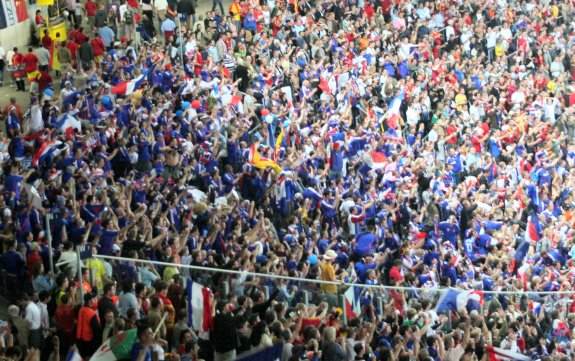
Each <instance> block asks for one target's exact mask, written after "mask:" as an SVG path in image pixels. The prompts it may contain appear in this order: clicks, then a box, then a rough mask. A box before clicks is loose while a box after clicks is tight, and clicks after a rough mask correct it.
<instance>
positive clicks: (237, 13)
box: [230, 1, 242, 21]
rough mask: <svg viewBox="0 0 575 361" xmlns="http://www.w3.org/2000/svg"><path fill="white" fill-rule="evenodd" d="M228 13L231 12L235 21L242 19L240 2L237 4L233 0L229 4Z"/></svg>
mask: <svg viewBox="0 0 575 361" xmlns="http://www.w3.org/2000/svg"><path fill="white" fill-rule="evenodd" d="M230 13H232V15H233V16H234V20H235V21H240V20H241V19H242V17H241V9H240V4H238V3H237V2H235V1H234V2H233V3H232V4H231V5H230Z"/></svg>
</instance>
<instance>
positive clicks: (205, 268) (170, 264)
mask: <svg viewBox="0 0 575 361" xmlns="http://www.w3.org/2000/svg"><path fill="white" fill-rule="evenodd" d="M93 257H96V258H101V259H107V260H114V261H126V262H134V263H147V264H154V265H158V266H168V267H173V266H174V264H173V263H168V262H160V261H151V260H144V259H133V258H126V257H116V256H105V255H101V254H98V255H94V256H93ZM177 266H178V267H181V268H187V269H193V270H197V271H206V272H220V273H228V274H237V275H251V276H257V277H262V278H266V277H267V278H275V279H282V280H287V281H294V282H310V283H319V284H327V285H339V286H347V287H352V286H353V287H360V288H377V289H386V290H398V291H417V292H422V291H429V292H444V291H447V290H448V288H415V287H405V286H386V285H379V284H378V285H366V284H362V283H347V282H335V281H324V280H318V279H307V278H297V277H290V276H281V275H274V274H267V273H257V272H248V271H237V270H231V269H222V268H210V267H203V266H192V265H183V264H180V265H177ZM482 292H483V293H484V294H495V295H517V294H537V295H572V294H575V290H572V291H482Z"/></svg>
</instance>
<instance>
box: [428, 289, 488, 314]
mask: <svg viewBox="0 0 575 361" xmlns="http://www.w3.org/2000/svg"><path fill="white" fill-rule="evenodd" d="M469 300H474V301H476V302H478V303H479V304H480V305H481V304H482V303H483V293H482V292H479V291H475V290H457V289H455V288H449V289H448V290H447V291H445V292H443V294H442V295H441V297H439V300H438V301H437V304H436V306H435V312H437V313H440V312H444V311H453V312H457V311H459V310H461V309H463V308H465V307H466V306H467V303H468V302H469Z"/></svg>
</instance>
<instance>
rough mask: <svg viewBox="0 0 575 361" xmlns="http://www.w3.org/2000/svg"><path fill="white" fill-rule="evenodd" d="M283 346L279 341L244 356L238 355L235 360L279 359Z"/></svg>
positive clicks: (270, 360) (274, 360)
mask: <svg viewBox="0 0 575 361" xmlns="http://www.w3.org/2000/svg"><path fill="white" fill-rule="evenodd" d="M283 346H284V345H283V343H279V344H277V345H273V346H271V347H268V348H264V349H263V350H261V351H258V352H254V353H250V354H249V355H246V356H240V357H239V358H236V360H238V361H260V360H269V361H276V360H281V357H282V350H283Z"/></svg>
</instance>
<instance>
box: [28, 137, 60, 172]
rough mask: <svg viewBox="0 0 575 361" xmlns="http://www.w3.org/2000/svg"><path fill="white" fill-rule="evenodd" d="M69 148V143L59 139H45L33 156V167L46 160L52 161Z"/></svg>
mask: <svg viewBox="0 0 575 361" xmlns="http://www.w3.org/2000/svg"><path fill="white" fill-rule="evenodd" d="M66 149H68V145H67V144H65V143H62V142H60V141H59V140H45V141H43V142H42V144H41V145H40V147H39V148H38V149H37V150H36V152H35V153H34V156H33V157H32V167H38V165H39V164H42V163H43V162H44V161H50V160H51V159H53V158H54V157H57V156H58V155H60V154H61V153H62V152H64V151H65V150H66Z"/></svg>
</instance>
